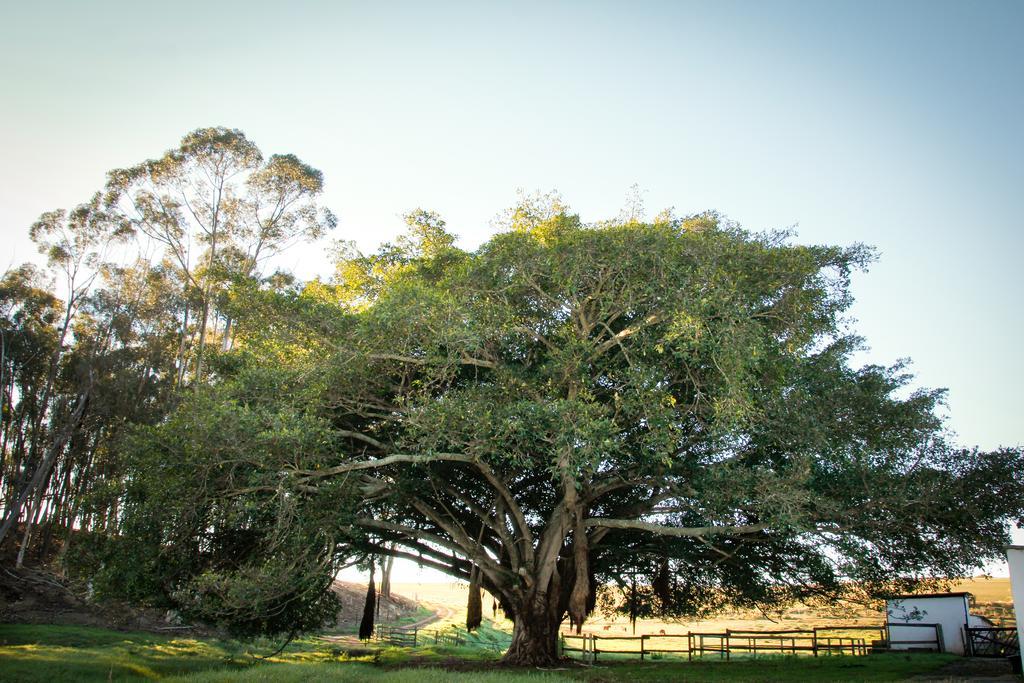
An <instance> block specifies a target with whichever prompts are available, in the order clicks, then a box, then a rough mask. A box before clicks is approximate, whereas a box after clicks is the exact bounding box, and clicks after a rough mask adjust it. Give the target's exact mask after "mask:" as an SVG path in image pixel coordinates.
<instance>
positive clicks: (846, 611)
mask: <svg viewBox="0 0 1024 683" xmlns="http://www.w3.org/2000/svg"><path fill="white" fill-rule="evenodd" d="M952 590H953V591H967V592H970V593H972V594H973V595H974V600H975V603H974V609H973V612H974V613H976V614H981V615H982V616H988V617H989V618H991V619H993V620H994V621H995V622H996V623H997V624H998V625H1009V626H1012V625H1015V622H1014V620H1013V606H1012V605H1013V598H1012V597H1011V595H1010V580H1009V579H1008V578H992V579H989V578H985V577H976V578H973V579H969V580H967V581H961V582H958V583H957V584H955V585H954V586H953V587H952ZM394 591H395V592H396V593H399V594H401V595H403V596H405V597H408V598H412V599H415V600H418V601H420V602H423V603H426V604H427V605H428V606H433V607H436V608H438V609H439V611H440V612H441V613H442V614H443V615H444V617H443V619H442V620H441V621H439V622H437V624H436V625H431V626H429V627H428V628H438V627H443V626H446V625H448V624H454V625H459V624H462V625H464V624H465V619H466V598H467V595H468V586H467V585H466V584H465V583H461V582H445V583H399V584H395V585H394ZM483 604H484V616H485V617H487V618H489V619H490V618H492V616H493V620H494V627H495V628H498V629H503V630H508V631H511V630H512V623H511V622H510V621H508V620H507V619H504V618H502V616H501V610H500V609H499V610H498V612H497V615H493V614H492V598H491V597H490V596H489V595H487V594H486V593H485V595H484V602H483ZM884 621H885V615H884V614H883V613H882V612H881V611H880V610H879V611H874V610H867V609H864V608H860V607H841V606H840V607H837V608H836V609H835V610H832V611H831V613H824V612H823V611H822V610H815V609H812V608H809V607H806V606H803V605H797V606H795V607H793V608H791V609H789V610H787V611H786V612H785V613H783V615H782V617H781V619H778V620H776V621H770V620H768V619H766V618H765V617H763V616H761V615H759V614H757V613H751V612H732V613H727V614H723V615H721V616H719V617H718V618H716V619H713V620H706V621H680V622H663V621H658V620H654V619H639V620H637V623H636V633H637V634H657V633H661V632H665V633H666V634H672V633H678V634H685V633H686V632H687V631H723V630H725V629H733V630H737V631H738V630H770V629H780V628H788V629H797V628H813V627H819V628H820V627H823V626H828V625H837V624H849V625H865V626H868V625H877V624H881V623H883V622H884ZM632 630H633V629H632V627H631V626H630V624H629V621H628V620H627V619H625V618H623V617H617V618H611V619H608V618H605V617H604V616H602V615H601V614H599V613H595V614H594V615H593V616H592V617H591V618H590V619H589V620H588V621H587V623H586V625H585V627H584V631H586V632H590V633H596V634H598V635H623V634H631V633H632Z"/></svg>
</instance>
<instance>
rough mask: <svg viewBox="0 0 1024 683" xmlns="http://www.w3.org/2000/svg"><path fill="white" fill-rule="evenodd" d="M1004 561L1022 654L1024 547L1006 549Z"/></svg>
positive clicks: (1023, 640)
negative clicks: (1007, 569) (1008, 567)
mask: <svg viewBox="0 0 1024 683" xmlns="http://www.w3.org/2000/svg"><path fill="white" fill-rule="evenodd" d="M1006 561H1007V563H1008V564H1009V565H1010V590H1011V591H1012V593H1013V611H1014V614H1015V615H1016V617H1017V638H1019V639H1020V651H1021V652H1022V653H1024V545H1011V546H1009V547H1007V548H1006Z"/></svg>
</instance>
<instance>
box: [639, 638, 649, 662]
mask: <svg viewBox="0 0 1024 683" xmlns="http://www.w3.org/2000/svg"><path fill="white" fill-rule="evenodd" d="M646 638H647V636H645V635H642V634H641V636H640V661H641V662H642V661H644V640H645V639H646Z"/></svg>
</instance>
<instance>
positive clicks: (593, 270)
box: [110, 203, 1024, 665]
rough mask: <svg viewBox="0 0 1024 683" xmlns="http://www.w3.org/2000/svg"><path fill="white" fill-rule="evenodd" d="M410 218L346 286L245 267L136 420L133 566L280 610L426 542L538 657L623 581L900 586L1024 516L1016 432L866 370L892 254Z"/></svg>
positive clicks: (198, 599)
mask: <svg viewBox="0 0 1024 683" xmlns="http://www.w3.org/2000/svg"><path fill="white" fill-rule="evenodd" d="M408 219H409V224H410V228H411V229H410V232H409V235H408V236H407V237H406V238H403V239H402V240H400V241H399V242H398V243H396V244H391V245H385V246H384V247H382V248H381V250H380V251H379V252H378V253H376V254H371V255H362V254H359V253H357V252H355V251H353V250H351V249H349V250H345V251H343V252H342V257H341V262H340V264H339V268H338V277H337V279H336V281H335V282H333V283H330V284H327V283H319V282H317V283H313V284H311V285H308V286H306V287H304V288H301V289H299V288H296V289H293V290H291V291H281V290H280V289H278V290H274V291H269V290H267V289H266V288H261V287H260V286H259V285H258V284H256V283H252V284H250V285H248V286H245V285H239V286H236V288H235V289H234V291H233V294H232V296H233V304H234V305H235V306H236V308H237V310H236V312H235V313H234V315H233V317H234V319H236V320H237V334H238V344H237V346H236V348H235V349H234V350H232V351H231V352H229V353H222V354H218V355H216V356H214V357H212V358H211V370H212V371H213V372H214V373H215V376H216V377H217V381H216V382H215V383H214V384H213V386H211V387H210V388H208V389H205V390H203V391H200V392H199V393H198V394H197V395H196V397H195V398H194V399H189V400H187V401H186V403H185V404H184V405H183V406H182V407H181V409H180V410H179V411H178V413H177V414H176V416H175V417H174V418H173V419H171V420H170V421H168V422H167V423H166V424H164V425H161V426H157V427H153V428H149V429H148V430H147V431H146V432H143V433H140V434H138V435H137V438H136V441H135V444H134V452H135V454H136V455H135V462H136V463H137V467H136V469H135V471H134V474H133V476H132V477H131V478H130V489H129V491H128V496H127V497H126V502H125V531H126V533H125V535H124V537H123V538H122V546H121V547H122V550H124V549H125V548H133V549H134V550H132V552H143V551H144V549H145V548H148V550H145V552H146V553H147V555H146V556H147V557H150V558H152V559H151V560H147V561H148V562H150V563H151V564H150V570H151V571H150V572H149V574H146V572H145V571H143V570H142V569H140V568H138V567H137V568H136V570H137V572H136V573H137V574H138V576H137V581H138V584H137V586H145V587H148V589H150V590H163V591H164V593H165V595H168V596H171V597H172V598H173V599H175V600H177V601H178V603H179V604H182V605H185V606H186V607H190V608H191V609H192V610H193V611H194V612H196V613H199V614H204V613H205V614H208V615H210V616H213V617H217V616H220V617H225V615H228V617H226V618H230V615H232V614H235V613H236V612H237V613H241V612H242V611H245V610H239V609H238V606H237V604H234V603H232V600H234V601H235V602H236V603H237V602H239V601H244V599H245V596H246V595H256V596H258V597H260V598H261V599H263V598H265V600H264V602H262V603H260V604H261V605H262V607H261V609H263V610H264V612H265V613H266V614H267V615H269V616H267V618H266V620H265V621H264V622H259V623H256V624H250V627H251V628H252V629H255V630H259V628H261V627H267V628H269V626H267V625H270V626H273V627H276V628H278V629H279V630H285V629H286V628H287V626H288V624H286V623H283V622H282V618H283V619H284V621H285V622H289V620H291V621H290V622H289V623H297V620H301V619H302V618H303V617H302V613H301V610H296V609H294V607H295V606H296V605H303V604H310V605H314V606H316V605H319V604H320V603H319V602H317V597H316V596H317V595H319V594H320V593H318V591H319V592H322V590H323V586H324V585H325V581H326V580H329V578H330V575H331V572H332V571H333V570H334V569H335V568H336V567H337V566H338V564H339V563H341V562H343V561H345V559H346V558H350V557H352V556H353V555H360V554H362V555H363V556H364V557H365V556H366V555H390V556H394V557H401V558H407V559H411V560H414V561H416V562H418V563H420V564H421V565H423V566H428V567H433V568H435V569H438V570H441V571H443V572H446V573H447V574H449V575H452V576H454V577H458V578H462V579H467V580H468V579H470V578H473V579H474V581H476V582H478V583H479V584H480V585H482V586H483V587H484V588H486V589H487V590H488V591H490V592H491V593H492V594H494V595H495V596H496V597H497V599H498V601H499V602H500V604H501V606H502V609H503V610H504V612H505V613H506V614H507V615H508V616H509V617H510V618H512V620H513V621H514V624H515V626H514V633H513V638H512V644H511V647H510V648H509V650H508V652H507V654H506V655H505V659H506V661H508V662H511V663H516V664H536V665H543V664H550V663H552V662H553V661H554V660H556V658H557V650H556V644H557V634H558V630H559V628H560V625H561V624H562V623H563V622H564V621H565V620H566V618H567V617H568V618H569V620H570V621H571V622H572V623H573V624H575V625H577V626H578V625H580V624H582V623H583V622H584V621H585V620H586V618H587V615H588V614H589V612H590V611H591V610H592V609H593V607H594V601H595V597H596V596H595V594H596V592H597V591H598V588H599V587H600V586H608V585H615V584H618V585H620V586H625V585H635V586H637V587H638V588H637V590H636V591H634V592H632V593H631V603H632V604H631V605H630V608H631V609H632V611H633V612H634V613H641V614H643V613H652V612H657V613H659V614H662V615H669V616H672V615H675V616H682V615H693V614H702V613H706V612H707V611H709V610H713V609H717V608H720V607H723V606H725V605H742V606H758V607H762V608H764V607H768V606H772V605H776V604H779V603H783V602H786V601H790V600H794V599H806V598H811V597H814V596H820V595H835V594H838V593H839V592H841V591H842V590H843V589H844V586H848V585H851V582H856V585H858V586H860V587H866V588H867V589H869V590H884V589H885V588H890V589H891V588H892V587H893V586H898V585H901V583H900V582H913V581H915V580H920V579H923V578H928V577H936V576H954V575H962V574H964V573H966V572H969V571H970V570H971V569H972V568H974V567H976V566H978V564H979V563H980V562H982V561H984V560H985V558H989V557H993V556H995V555H996V554H997V553H998V552H999V551H1000V550H1001V545H1002V543H1003V542H1004V541H1005V535H1006V524H1007V522H1008V520H1011V519H1019V518H1020V517H1021V514H1022V501H1024V475H1022V472H1024V463H1022V458H1021V454H1020V453H1019V451H1016V450H1010V449H1006V450H999V451H996V452H990V453H985V452H979V451H977V450H961V449H957V448H954V447H953V446H952V445H951V444H950V443H949V441H948V438H947V434H946V432H945V431H944V428H943V425H942V422H941V421H940V419H939V418H938V417H937V416H936V408H937V407H938V405H939V404H940V403H941V400H942V393H941V392H940V391H924V390H917V391H914V390H912V389H911V387H910V386H909V379H908V376H907V374H906V373H905V371H904V369H903V368H902V367H901V366H899V365H897V366H894V367H879V366H873V365H872V366H866V367H860V368H858V367H854V366H853V364H852V354H853V353H854V352H855V351H856V350H857V348H858V345H859V340H858V339H857V338H856V337H855V336H852V334H851V333H850V331H849V329H848V325H849V322H850V321H849V320H847V319H846V317H845V316H846V312H847V311H848V308H849V306H850V303H851V297H850V293H849V283H850V274H851V272H852V271H854V270H856V269H858V268H861V267H863V266H864V265H865V264H866V263H867V262H868V261H869V260H870V258H871V252H870V250H868V249H865V248H863V247H859V246H855V247H849V248H840V247H833V246H800V245H795V244H793V243H792V242H791V241H790V240H789V239H788V238H787V237H786V236H785V235H777V234H752V233H749V232H745V231H743V230H741V229H739V228H738V227H736V226H734V225H732V224H729V223H728V222H726V221H723V220H721V219H720V218H719V217H717V216H715V215H712V214H706V215H699V216H692V217H689V218H685V219H676V218H673V217H671V216H668V215H666V216H662V217H660V218H659V219H656V220H655V221H653V222H652V223H641V222H638V221H636V220H632V219H626V220H619V221H612V222H607V223H602V224H598V225H583V224H581V222H580V221H579V219H578V218H577V217H576V216H574V215H571V214H570V213H568V212H567V211H566V210H564V209H563V208H562V207H561V206H559V205H557V204H554V205H547V206H538V205H537V204H536V203H534V204H533V205H530V204H524V205H523V206H521V207H520V208H519V209H518V210H516V211H514V212H512V213H511V214H510V215H509V225H508V229H507V230H506V231H504V232H502V233H500V234H498V235H496V236H495V237H493V238H492V239H491V240H490V241H489V242H487V243H486V244H484V245H483V246H481V247H480V248H478V249H476V250H475V251H472V252H468V251H464V250H460V249H458V248H456V247H455V246H453V245H454V240H453V239H452V238H451V236H450V235H449V234H448V233H447V232H446V230H445V226H444V223H443V221H441V220H440V219H439V218H438V217H437V216H436V215H434V214H432V213H428V212H423V211H420V212H416V213H414V214H411V215H410V216H409V217H408ZM181 465H186V466H185V467H181ZM133 539H134V540H133ZM140 539H141V540H140ZM130 543H134V544H135V545H133V546H130V545H125V544H130ZM147 544H148V545H147ZM110 566H112V567H113V566H116V563H112V564H111V565H110ZM143 574H146V576H142V575H143ZM288 576H295V577H298V578H297V580H295V581H293V582H289V581H288V580H287V577H288ZM317 576H320V577H322V578H323V580H321V581H317V580H316V579H315V577H317ZM902 585H906V584H902ZM239 586H242V588H239ZM203 610H206V612H203ZM233 610H234V611H233ZM313 611H314V612H316V611H317V610H313ZM253 613H254V612H253V610H251V609H250V610H248V611H246V614H247V615H248V616H247V617H246V618H248V619H250V621H251V620H252V619H253V618H254V617H253ZM282 615H283V617H282ZM307 621H308V619H307Z"/></svg>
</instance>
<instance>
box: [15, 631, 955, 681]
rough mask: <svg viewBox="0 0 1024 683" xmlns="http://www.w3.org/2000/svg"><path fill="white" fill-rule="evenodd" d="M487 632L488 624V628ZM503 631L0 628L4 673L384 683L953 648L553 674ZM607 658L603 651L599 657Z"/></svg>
mask: <svg viewBox="0 0 1024 683" xmlns="http://www.w3.org/2000/svg"><path fill="white" fill-rule="evenodd" d="M491 631H494V632H493V633H491ZM500 635H503V632H501V631H497V630H495V629H493V628H492V627H491V626H489V625H485V626H484V627H482V628H481V631H480V632H479V633H477V634H475V636H474V637H476V638H478V639H479V640H480V641H481V642H482V643H483V644H481V642H473V643H468V644H467V645H466V646H463V647H447V646H434V645H427V646H422V647H418V648H415V649H403V648H395V647H383V648H379V647H376V646H367V647H365V648H361V649H359V650H356V651H351V652H349V651H346V650H344V649H343V648H341V647H339V646H337V645H334V644H331V643H325V642H323V641H319V640H316V639H313V638H310V639H301V640H298V641H296V642H294V643H292V644H290V645H289V646H288V648H286V649H285V651H284V652H283V653H281V654H280V655H278V656H276V657H275V658H274V659H273V660H271V661H270V662H263V661H261V660H258V659H257V658H256V656H257V655H262V654H266V653H269V652H272V651H273V650H275V649H276V646H277V645H278V643H274V642H273V641H260V642H254V643H241V642H239V641H233V640H217V639H202V640H199V639H192V638H180V637H174V636H160V635H154V634H149V633H123V632H118V631H108V630H104V629H97V628H89V627H79V626H30V625H0V680H3V681H7V680H11V681H25V682H26V683H31V682H33V681H40V682H45V683H56V682H57V681H64V680H71V681H139V680H170V681H182V682H184V681H189V682H195V683H213V682H220V681H223V682H225V683H231V682H235V681H238V682H241V681H268V682H282V683H287V682H290V681H296V682H298V681H342V682H344V681H380V682H381V683H403V682H409V683H434V682H435V681H436V682H439V683H440V682H441V681H456V682H465V683H469V682H470V681H481V682H482V683H519V682H520V681H526V680H529V681H590V682H592V683H603V682H605V681H631V682H632V681H637V682H643V681H712V682H713V681H765V682H772V681H898V680H904V679H907V678H911V677H913V676H919V675H922V674H929V673H932V672H934V671H935V670H937V669H939V668H941V667H942V666H943V665H945V664H947V663H948V662H950V661H952V660H953V659H955V658H953V657H951V656H949V655H897V654H889V655H871V656H867V657H852V656H835V657H819V658H816V659H815V658H811V657H780V656H762V657H758V658H757V659H756V660H752V659H743V660H738V661H737V660H734V661H731V662H724V661H701V662H679V661H664V660H663V661H656V662H644V663H640V662H638V661H636V660H635V659H633V660H632V661H618V662H608V661H606V662H603V663H602V662H599V664H598V666H594V667H585V668H574V667H566V668H564V669H561V670H558V671H551V672H541V671H511V670H502V669H500V668H497V658H498V654H497V653H496V652H495V651H494V649H493V648H491V647H490V646H488V645H487V644H486V643H487V642H488V641H489V640H490V639H491V638H498V637H499V636H500ZM602 656H603V655H602Z"/></svg>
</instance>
